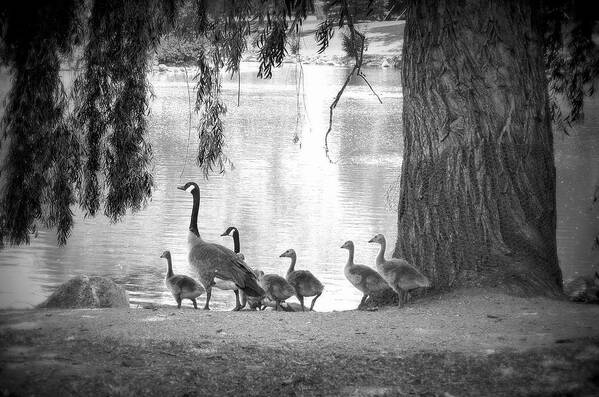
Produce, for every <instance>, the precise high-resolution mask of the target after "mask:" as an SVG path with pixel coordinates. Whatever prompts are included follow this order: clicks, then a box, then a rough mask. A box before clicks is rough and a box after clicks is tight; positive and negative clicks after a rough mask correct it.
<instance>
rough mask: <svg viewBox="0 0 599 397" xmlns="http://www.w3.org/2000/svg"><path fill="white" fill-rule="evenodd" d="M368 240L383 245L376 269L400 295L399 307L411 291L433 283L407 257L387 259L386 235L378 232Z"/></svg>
mask: <svg viewBox="0 0 599 397" xmlns="http://www.w3.org/2000/svg"><path fill="white" fill-rule="evenodd" d="M368 242H369V243H378V244H380V245H381V249H380V251H379V254H378V255H377V257H376V269H377V270H378V272H379V273H380V274H381V276H383V278H384V279H385V281H387V283H388V284H389V286H390V287H391V288H393V290H394V291H395V292H396V293H397V295H399V303H398V305H399V307H402V306H403V304H404V303H405V302H407V298H408V292H409V291H411V290H413V289H416V288H428V287H430V285H431V283H430V281H429V279H428V278H427V277H426V276H425V275H424V274H422V273H420V271H419V270H418V269H416V268H415V267H414V266H412V265H410V264H409V263H408V261H406V260H405V259H399V258H391V259H389V260H386V259H385V249H386V248H387V241H386V240H385V236H383V235H382V234H377V235H376V236H374V237H373V238H371V239H370V241H368Z"/></svg>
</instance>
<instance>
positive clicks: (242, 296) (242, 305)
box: [239, 291, 248, 310]
mask: <svg viewBox="0 0 599 397" xmlns="http://www.w3.org/2000/svg"><path fill="white" fill-rule="evenodd" d="M239 294H240V295H241V307H240V308H239V310H241V309H243V308H244V307H245V305H247V303H248V298H247V296H246V295H245V292H243V291H241V292H240V293H239Z"/></svg>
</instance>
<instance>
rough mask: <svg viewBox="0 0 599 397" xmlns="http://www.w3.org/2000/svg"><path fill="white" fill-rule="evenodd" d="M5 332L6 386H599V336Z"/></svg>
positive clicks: (437, 390)
mask: <svg viewBox="0 0 599 397" xmlns="http://www.w3.org/2000/svg"><path fill="white" fill-rule="evenodd" d="M21 333H24V334H26V335H25V336H26V337H25V338H24V339H18V338H17V337H16V335H14V333H12V332H11V333H8V335H9V338H8V339H5V338H4V336H6V335H7V334H6V333H3V334H2V342H0V349H1V350H0V351H2V355H1V359H0V368H1V371H0V391H2V392H3V393H4V394H7V395H8V394H10V393H13V394H16V395H31V394H40V395H65V396H68V395H140V394H143V395H149V396H164V395H199V394H202V395H261V396H264V395H271V396H279V395H348V394H352V393H353V394H354V395H385V396H394V395H406V394H416V395H430V396H437V395H443V393H449V394H452V395H456V396H480V395H496V396H502V395H505V396H512V395H593V394H594V395H598V394H599V381H598V379H599V354H598V352H599V340H575V341H573V343H564V344H556V345H554V346H552V347H551V348H544V349H535V350H530V351H527V352H499V353H494V354H489V355H479V354H468V353H455V352H443V351H441V352H430V351H421V352H412V353H409V352H406V353H400V354H398V353H389V354H383V353H374V352H371V351H363V352H360V353H354V354H348V353H346V352H343V351H339V350H338V349H331V348H326V347H322V346H320V347H318V346H312V345H289V346H273V347H268V348H265V347H262V346H255V345H250V344H242V343H239V342H230V341H224V340H220V339H218V340H211V339H209V338H208V337H206V338H199V339H197V340H193V341H190V342H189V343H179V342H163V341H155V340H140V341H139V342H138V343H135V344H132V343H122V342H120V341H119V340H117V339H115V338H104V339H97V340H93V339H92V340H90V339H89V338H75V339H74V340H68V341H65V339H64V338H63V337H60V336H59V335H36V340H35V347H36V348H35V349H31V350H30V351H29V350H27V351H24V352H20V353H19V354H14V355H10V354H9V353H8V347H9V346H10V344H11V343H15V342H22V343H27V344H31V343H32V339H31V335H30V336H29V337H28V338H29V339H27V334H31V333H32V331H26V332H23V331H21Z"/></svg>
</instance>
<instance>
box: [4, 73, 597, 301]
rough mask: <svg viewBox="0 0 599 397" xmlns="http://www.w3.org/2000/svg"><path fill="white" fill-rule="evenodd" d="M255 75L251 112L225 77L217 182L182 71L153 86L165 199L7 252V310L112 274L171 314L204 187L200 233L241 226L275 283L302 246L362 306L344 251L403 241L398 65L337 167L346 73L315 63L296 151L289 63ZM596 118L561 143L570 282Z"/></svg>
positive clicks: (352, 123) (562, 226)
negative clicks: (202, 159)
mask: <svg viewBox="0 0 599 397" xmlns="http://www.w3.org/2000/svg"><path fill="white" fill-rule="evenodd" d="M256 70H257V68H256V65H252V64H244V65H243V68H242V76H241V82H242V85H241V93H240V94H241V106H240V107H237V106H236V101H237V91H236V90H237V81H236V79H234V80H227V81H225V84H224V93H225V96H226V101H227V105H228V107H229V111H228V114H227V118H226V120H225V126H226V131H227V137H226V138H227V146H226V153H227V154H228V156H229V157H230V159H231V160H232V161H233V162H234V164H235V169H234V170H229V171H227V172H226V173H225V174H224V175H219V176H215V177H212V178H210V180H208V181H204V180H203V179H202V176H201V173H200V171H199V170H198V169H197V167H195V165H194V160H193V159H194V156H195V151H196V149H197V144H196V143H195V142H196V138H195V134H196V132H195V130H192V131H191V140H190V141H191V143H190V145H189V148H188V138H189V127H188V119H189V112H190V106H189V102H188V93H187V84H186V82H185V74H184V73H182V71H177V72H176V73H164V74H157V75H155V76H153V87H154V93H155V95H156V97H155V99H154V101H153V104H152V113H151V116H150V139H151V142H152V146H153V149H154V156H155V158H154V167H155V168H154V175H155V181H156V190H155V191H154V194H153V197H152V200H151V201H150V202H149V204H148V206H147V208H146V209H145V210H143V211H142V212H140V213H138V214H135V215H129V216H127V217H126V218H125V220H124V221H123V222H122V223H118V224H110V222H109V221H108V220H106V219H105V218H101V217H100V218H95V219H83V218H82V217H81V216H78V217H77V223H76V226H75V229H74V230H73V234H72V237H71V238H70V240H69V242H68V245H67V246H66V247H62V248H58V247H56V240H55V237H54V235H53V233H45V232H41V233H40V236H39V237H38V238H37V239H35V240H34V241H33V243H32V244H31V245H30V246H28V247H21V248H8V249H5V250H3V251H0V306H1V307H29V306H31V305H34V304H37V303H39V302H41V301H42V300H43V299H44V298H45V297H46V296H48V295H49V294H50V293H51V290H52V289H53V288H54V287H55V286H56V285H58V284H60V283H62V282H64V281H65V280H67V279H69V278H70V277H72V276H74V275H77V274H81V273H88V274H99V275H107V276H111V277H113V278H115V279H116V280H117V281H118V282H119V283H122V284H123V285H125V286H126V288H127V290H128V291H129V293H130V296H131V300H132V302H133V303H134V304H136V303H140V302H147V301H152V302H157V303H169V304H174V301H173V300H172V297H171V296H170V293H168V292H167V290H166V288H165V287H164V285H163V277H164V273H165V270H166V262H165V261H164V260H163V259H160V257H159V256H160V254H161V253H162V252H163V251H164V250H165V249H168V250H170V251H171V253H172V258H173V267H174V270H175V272H179V273H184V274H189V275H194V273H193V271H192V269H190V268H189V266H188V264H187V260H186V257H187V252H186V243H185V242H186V235H187V226H188V223H189V215H190V211H191V204H192V203H191V196H190V195H189V194H187V193H185V192H182V191H180V190H177V189H176V186H177V185H179V184H182V183H184V182H186V181H188V180H194V181H197V182H198V183H199V184H200V186H201V192H202V201H201V207H200V217H199V228H200V232H201V233H202V235H203V237H204V238H205V239H207V240H209V241H214V242H220V243H222V244H225V245H227V246H229V247H232V240H231V239H230V238H229V237H220V234H221V233H222V232H223V231H224V230H225V228H226V227H227V226H229V225H234V226H236V227H238V229H239V231H240V235H241V236H240V237H241V250H242V252H243V253H244V254H245V256H246V258H247V261H248V263H249V264H250V265H252V266H257V267H260V268H262V269H263V270H264V271H266V272H276V273H278V274H284V273H285V271H286V269H287V267H288V266H289V260H288V259H286V258H279V255H280V254H281V253H282V252H283V251H285V250H286V249H288V248H294V249H295V250H296V251H297V253H298V262H297V268H298V269H309V270H311V271H312V272H313V273H314V274H315V275H317V276H318V277H319V278H320V279H321V281H322V282H323V283H324V284H325V292H324V293H323V295H322V297H321V298H320V299H319V300H318V302H317V304H316V309H317V310H345V309H350V308H354V307H356V306H357V304H358V302H359V300H360V294H359V292H358V291H357V290H355V289H354V288H353V287H352V286H351V285H350V284H349V282H347V280H345V278H344V276H343V266H344V264H345V261H346V258H347V251H346V250H343V249H341V248H340V246H341V244H342V243H343V242H344V241H345V240H348V239H352V240H354V242H355V244H356V262H357V263H362V264H367V265H371V266H372V265H374V258H375V256H376V252H377V246H374V245H371V244H368V243H366V241H368V240H369V239H370V238H371V237H372V236H373V235H374V234H375V233H384V234H386V235H387V237H388V240H394V239H395V236H396V233H397V232H396V213H395V212H394V211H393V209H392V208H393V206H394V205H395V200H392V201H391V203H389V202H387V200H386V194H387V189H388V187H389V186H391V185H393V184H394V183H395V182H396V180H397V178H398V175H399V171H400V166H401V152H402V145H403V141H402V138H401V134H400V132H399V131H398V128H400V126H401V99H402V96H401V89H400V88H399V81H400V75H399V73H398V72H397V71H394V70H389V69H367V70H366V74H367V76H368V78H369V81H370V82H371V83H372V85H373V86H374V87H375V89H376V91H377V93H378V94H379V95H380V96H381V98H382V100H383V104H382V105H381V104H379V103H378V101H377V99H376V97H375V96H374V95H373V94H372V93H371V92H370V90H369V89H368V87H367V86H366V85H365V84H364V83H363V82H361V81H357V82H355V83H353V84H352V85H351V86H350V87H349V88H348V89H347V90H346V92H345V94H344V97H343V98H342V100H341V101H340V102H339V105H338V107H337V110H336V117H335V124H334V128H333V132H332V133H331V135H330V140H329V143H330V148H331V157H332V158H333V159H335V160H338V161H337V162H336V163H335V164H330V163H329V162H328V161H327V159H326V157H325V155H324V151H323V135H324V132H325V131H326V129H327V126H328V117H329V114H328V107H329V105H330V102H331V101H332V98H333V97H334V95H335V94H336V90H337V89H338V88H339V87H340V85H341V84H342V81H343V79H344V78H345V73H346V72H347V70H345V69H342V68H334V67H329V66H316V65H315V66H304V76H305V80H304V84H303V87H304V90H305V91H303V93H302V95H300V100H301V101H302V102H301V103H300V108H301V109H305V112H307V113H305V114H302V117H301V118H300V123H299V129H298V130H297V132H298V135H299V138H300V142H301V147H300V145H299V144H294V143H293V136H294V133H295V131H296V128H297V126H298V122H297V117H296V116H297V114H296V109H297V95H296V88H295V87H296V76H297V71H296V68H295V67H294V66H293V65H286V66H285V67H283V68H282V69H281V70H277V71H276V72H275V75H274V77H273V79H272V80H259V79H256V78H255V77H254V76H255V74H256ZM192 96H193V95H192ZM192 107H193V105H192ZM598 108H599V103H598V102H594V103H592V104H591V109H598ZM588 114H589V115H590V117H589V118H588V119H587V124H585V125H586V126H587V127H584V128H582V129H580V130H579V131H578V132H576V133H575V134H574V135H573V136H572V137H571V138H563V139H561V140H560V139H557V140H556V163H557V166H558V231H557V235H558V245H559V254H560V258H562V267H563V269H564V274H565V276H566V278H568V277H571V276H572V275H574V274H575V273H576V272H580V273H584V272H588V271H590V269H591V267H592V266H593V265H594V264H595V263H596V262H599V261H597V260H596V259H597V258H596V256H593V255H594V254H595V255H596V253H597V252H599V251H594V252H592V251H590V244H591V243H592V236H593V233H597V232H599V221H598V219H597V216H598V213H599V209H595V210H594V212H593V210H591V209H589V206H590V201H589V199H590V196H589V194H587V193H588V192H587V190H589V192H590V191H591V189H592V186H594V184H596V183H597V181H599V174H598V171H597V170H598V169H599V160H598V155H597V153H599V150H598V149H599V147H598V146H599V144H598V142H599V139H598V138H597V136H596V135H593V134H592V130H593V126H594V128H595V129H597V126H599V120H597V118H596V116H597V115H596V112H592V110H591V111H589V112H588ZM194 121H195V116H194ZM192 124H193V122H192ZM187 153H188V155H187V156H186V154H187ZM186 157H187V158H186ZM589 219H590V220H589ZM587 241H588V244H587ZM563 258H567V260H564V259H563ZM211 303H213V305H212V306H213V308H215V309H230V308H232V307H233V306H234V304H235V303H234V295H233V294H232V293H231V292H225V291H216V292H215V293H214V294H213V299H212V302H211Z"/></svg>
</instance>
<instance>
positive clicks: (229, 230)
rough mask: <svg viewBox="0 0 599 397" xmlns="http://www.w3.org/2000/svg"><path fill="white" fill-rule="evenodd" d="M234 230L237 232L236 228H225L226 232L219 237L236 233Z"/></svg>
mask: <svg viewBox="0 0 599 397" xmlns="http://www.w3.org/2000/svg"><path fill="white" fill-rule="evenodd" d="M236 230H237V228H236V227H235V226H229V227H228V228H227V230H225V231H224V233H223V234H221V236H230V235H231V233H232V232H233V231H236Z"/></svg>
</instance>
